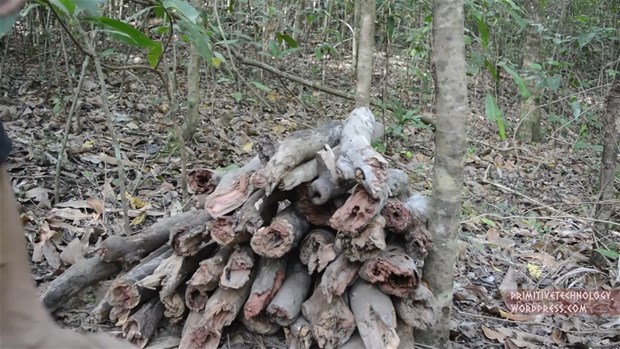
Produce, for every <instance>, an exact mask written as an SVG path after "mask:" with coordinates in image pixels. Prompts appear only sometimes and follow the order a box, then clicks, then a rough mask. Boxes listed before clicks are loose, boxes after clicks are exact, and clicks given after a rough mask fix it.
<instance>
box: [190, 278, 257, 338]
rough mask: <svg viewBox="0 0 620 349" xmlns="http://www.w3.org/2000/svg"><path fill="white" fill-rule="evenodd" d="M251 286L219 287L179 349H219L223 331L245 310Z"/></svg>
mask: <svg viewBox="0 0 620 349" xmlns="http://www.w3.org/2000/svg"><path fill="white" fill-rule="evenodd" d="M251 285H252V283H251V282H247V283H246V284H245V285H244V286H243V287H242V288H240V289H232V288H224V287H218V288H217V290H216V291H215V292H214V293H213V295H211V297H210V298H209V300H208V301H207V304H206V305H205V309H204V312H203V315H202V318H201V319H200V320H199V321H197V322H196V323H192V324H191V325H189V326H187V328H186V329H185V330H184V331H183V337H182V338H181V343H180V345H179V349H217V348H218V347H219V343H220V339H221V337H222V330H223V329H224V327H226V326H228V325H230V324H231V323H232V322H233V321H234V319H235V317H237V315H238V314H239V312H240V311H241V309H242V308H243V304H244V303H245V301H246V300H247V298H248V295H249V293H250V288H251Z"/></svg>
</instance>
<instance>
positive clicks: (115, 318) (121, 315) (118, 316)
mask: <svg viewBox="0 0 620 349" xmlns="http://www.w3.org/2000/svg"><path fill="white" fill-rule="evenodd" d="M130 314H131V309H127V308H125V307H122V306H116V307H112V309H111V310H110V321H111V322H112V323H113V324H114V325H115V326H121V327H122V326H123V325H124V324H125V323H126V322H127V320H128V319H129V315H130Z"/></svg>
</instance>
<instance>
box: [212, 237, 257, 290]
mask: <svg viewBox="0 0 620 349" xmlns="http://www.w3.org/2000/svg"><path fill="white" fill-rule="evenodd" d="M255 258H256V257H255V255H254V251H252V249H251V248H250V247H249V246H237V247H236V248H235V250H234V251H233V253H232V254H231V255H230V257H229V258H228V262H227V263H226V266H225V267H224V272H223V273H222V276H221V277H220V286H223V287H227V288H234V289H239V288H242V287H243V286H245V284H247V283H248V282H249V281H250V277H251V276H252V272H253V269H254V264H255V263H254V259H255Z"/></svg>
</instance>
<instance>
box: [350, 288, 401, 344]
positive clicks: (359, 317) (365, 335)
mask: <svg viewBox="0 0 620 349" xmlns="http://www.w3.org/2000/svg"><path fill="white" fill-rule="evenodd" d="M349 297H350V299H351V310H353V314H354V315H355V323H356V324H357V330H358V331H359V333H360V337H362V341H363V342H364V345H365V346H366V348H373V349H374V348H377V349H397V348H398V344H399V343H400V339H399V338H398V334H397V333H396V326H397V324H396V322H397V320H396V311H395V310H394V305H393V304H392V301H391V300H390V297H389V296H388V295H386V294H385V293H383V292H381V290H379V289H378V288H377V287H376V286H374V285H372V284H369V283H368V282H366V281H364V280H360V279H358V280H357V281H356V282H355V284H353V286H352V287H351V290H350V291H349Z"/></svg>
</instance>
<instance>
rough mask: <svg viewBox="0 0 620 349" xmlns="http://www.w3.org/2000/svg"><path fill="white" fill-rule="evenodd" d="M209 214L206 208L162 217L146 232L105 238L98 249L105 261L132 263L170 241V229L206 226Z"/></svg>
mask: <svg viewBox="0 0 620 349" xmlns="http://www.w3.org/2000/svg"><path fill="white" fill-rule="evenodd" d="M208 219H209V215H208V214H207V213H206V212H204V210H197V211H188V212H183V213H179V214H177V215H176V216H173V217H168V218H163V219H160V220H159V221H158V222H157V223H155V224H153V225H152V226H150V227H149V228H147V229H146V231H145V232H144V233H139V234H135V235H132V236H128V237H127V236H124V237H123V236H119V235H114V236H111V237H109V238H107V239H105V240H104V241H103V242H102V243H101V247H100V248H99V249H98V253H99V255H100V256H101V260H102V261H104V262H112V261H120V262H124V263H131V262H135V261H139V260H140V259H142V257H144V256H146V255H147V254H149V253H151V252H152V251H154V250H156V249H157V248H159V247H160V246H161V245H163V244H165V243H166V242H168V240H169V238H170V230H172V229H175V228H180V227H185V228H186V229H187V228H189V227H193V226H204V224H205V223H206V222H207V220H208Z"/></svg>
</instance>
